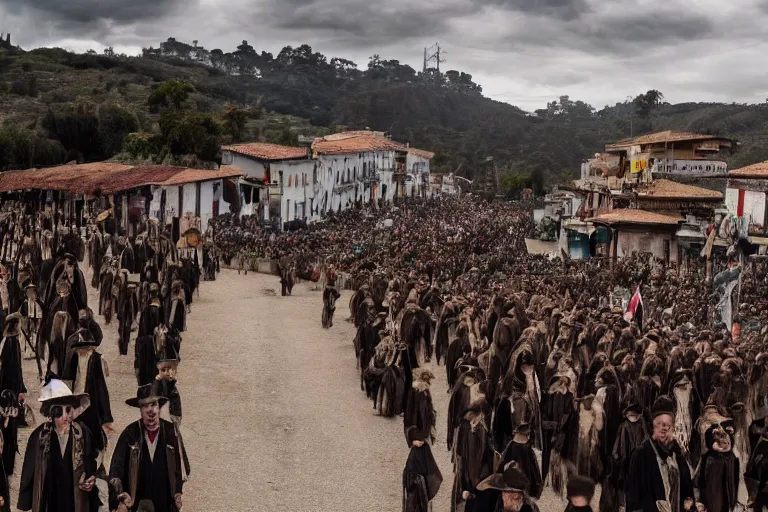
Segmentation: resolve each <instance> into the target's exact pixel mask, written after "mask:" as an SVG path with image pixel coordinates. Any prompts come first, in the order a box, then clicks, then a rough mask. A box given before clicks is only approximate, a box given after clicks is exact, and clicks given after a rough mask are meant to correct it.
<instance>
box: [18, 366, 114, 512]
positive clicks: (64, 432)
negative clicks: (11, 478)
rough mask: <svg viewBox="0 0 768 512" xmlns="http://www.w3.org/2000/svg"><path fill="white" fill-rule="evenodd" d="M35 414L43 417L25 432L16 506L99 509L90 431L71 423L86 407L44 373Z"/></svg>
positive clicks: (76, 511) (52, 510)
mask: <svg viewBox="0 0 768 512" xmlns="http://www.w3.org/2000/svg"><path fill="white" fill-rule="evenodd" d="M39 401H40V402H42V405H41V407H40V413H41V414H42V415H43V416H45V417H47V418H48V421H47V422H45V423H43V424H42V425H40V426H39V427H37V428H36V429H35V430H34V431H33V432H32V434H31V435H30V436H29V441H28V442H27V449H26V452H25V454H24V466H23V468H22V470H21V482H20V483H19V501H18V504H17V505H16V507H17V508H18V509H19V510H22V511H27V510H32V511H34V512H94V511H95V510H97V509H98V506H99V500H98V494H97V493H96V492H94V484H95V482H96V478H95V476H94V475H95V473H96V458H95V457H94V452H93V448H92V445H91V433H90V431H89V430H88V429H87V428H86V427H84V426H82V425H80V424H79V423H77V422H76V421H74V419H75V418H76V417H77V416H78V415H79V414H80V413H82V412H83V411H84V410H85V409H87V408H88V406H89V405H90V399H89V398H88V395H87V394H85V393H82V394H77V395H75V394H73V393H72V391H71V390H70V389H69V387H67V385H66V384H65V383H64V382H63V381H61V380H59V379H58V378H56V377H55V375H53V374H49V375H48V377H46V383H45V386H43V389H42V390H41V391H40V398H39Z"/></svg>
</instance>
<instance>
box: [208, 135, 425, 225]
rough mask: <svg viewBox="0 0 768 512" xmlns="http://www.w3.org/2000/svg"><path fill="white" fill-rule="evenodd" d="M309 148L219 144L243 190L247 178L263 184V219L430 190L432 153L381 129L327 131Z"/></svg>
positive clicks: (303, 215)
mask: <svg viewBox="0 0 768 512" xmlns="http://www.w3.org/2000/svg"><path fill="white" fill-rule="evenodd" d="M312 152H313V158H311V159H309V158H308V155H307V151H306V149H305V148H294V147H287V146H278V145H275V144H264V143H251V144H237V145H232V146H224V147H223V148H222V163H224V164H227V165H232V166H234V167H237V168H239V169H242V170H243V171H244V172H245V178H244V179H242V180H241V181H240V186H241V193H246V194H247V192H245V191H244V189H243V187H244V186H245V183H244V182H245V181H246V180H248V179H250V180H258V181H260V182H262V183H264V184H265V186H266V187H267V188H265V189H264V190H262V191H260V194H259V199H258V200H257V202H258V203H259V204H260V205H261V206H262V208H261V209H260V210H259V211H260V214H261V215H262V218H263V219H265V220H268V219H272V218H274V217H279V225H280V226H281V227H284V226H285V223H287V222H291V221H293V220H306V221H307V222H314V221H317V220H319V219H321V218H322V217H323V216H324V215H326V214H327V213H329V212H331V211H333V212H340V211H343V210H346V209H348V208H351V207H353V206H354V205H355V204H368V203H370V202H372V201H380V200H381V201H384V202H386V203H392V202H393V201H394V200H395V198H403V197H406V196H415V195H422V194H423V195H428V193H429V183H430V178H429V176H430V174H429V172H430V171H429V162H430V160H431V158H432V157H433V156H434V154H433V153H430V152H429V151H423V150H419V149H416V148H409V147H408V146H406V145H403V144H400V143H398V142H394V141H392V140H390V139H389V138H387V137H385V136H384V134H383V133H382V132H371V131H356V132H343V133H338V134H334V135H328V136H326V137H321V138H318V139H315V141H314V142H313V143H312ZM243 204H244V208H243V210H242V211H241V214H243V215H244V214H249V213H251V212H252V209H253V207H252V206H251V207H250V209H247V208H246V207H245V206H246V204H247V201H244V202H243ZM267 205H269V207H268V211H267ZM243 212H246V213H243Z"/></svg>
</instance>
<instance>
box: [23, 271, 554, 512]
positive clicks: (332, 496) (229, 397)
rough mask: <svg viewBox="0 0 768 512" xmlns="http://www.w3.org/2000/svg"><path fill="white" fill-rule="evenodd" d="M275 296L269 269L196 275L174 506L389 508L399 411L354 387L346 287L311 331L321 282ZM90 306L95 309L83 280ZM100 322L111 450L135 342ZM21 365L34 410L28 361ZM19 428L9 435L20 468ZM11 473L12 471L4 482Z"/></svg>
mask: <svg viewBox="0 0 768 512" xmlns="http://www.w3.org/2000/svg"><path fill="white" fill-rule="evenodd" d="M275 292H277V294H275ZM279 292H280V289H279V283H278V280H277V277H274V276H268V275H264V274H254V273H249V274H248V275H247V276H244V275H238V274H237V272H236V271H233V270H224V271H223V272H222V273H221V274H220V275H219V278H218V279H217V280H216V281H215V282H211V283H202V287H201V291H200V296H199V297H195V300H194V303H193V305H192V313H191V314H190V315H189V316H188V330H187V332H186V333H184V335H183V341H182V348H181V358H182V363H181V365H180V368H179V390H180V393H181V398H182V404H183V412H184V421H183V424H182V429H183V433H184V440H185V442H186V444H187V449H188V450H189V453H190V457H191V463H192V475H191V479H190V481H189V482H188V483H187V484H186V486H185V492H184V504H185V506H184V510H185V512H218V511H221V512H246V511H251V510H272V511H286V512H288V511H307V512H315V511H317V512H319V511H325V510H332V511H334V512H367V511H370V512H380V511H390V510H391V511H394V510H399V509H400V507H401V472H402V469H403V466H404V464H405V459H406V457H407V454H408V447H407V446H406V443H405V439H404V436H403V427H402V418H395V419H385V418H380V417H378V416H376V415H375V414H374V411H373V408H372V404H371V402H370V401H368V400H367V399H366V397H365V395H364V393H363V392H362V391H360V386H359V376H358V372H357V370H356V368H355V357H354V351H353V348H352V339H353V337H354V327H353V326H352V324H350V323H348V322H345V321H344V318H346V317H347V316H348V307H347V304H348V301H349V296H350V294H349V292H345V293H344V294H342V297H341V299H339V302H338V307H337V314H336V319H335V325H334V327H333V328H332V329H331V330H328V331H326V330H323V329H322V328H321V327H320V311H321V293H320V291H313V290H311V289H310V287H309V286H307V285H306V284H300V285H298V286H297V287H296V288H295V289H294V295H293V296H292V297H280V296H279ZM89 302H90V304H91V307H95V305H96V295H95V293H94V291H93V290H91V293H90V298H89ZM101 320H102V319H101V318H99V321H100V322H101ZM103 328H104V334H105V337H104V342H103V343H102V346H101V348H100V350H101V351H102V353H103V354H104V355H105V358H106V359H107V361H108V363H109V366H110V370H111V375H110V377H109V378H108V380H107V382H108V386H109V391H110V396H111V402H112V411H113V415H114V416H115V424H114V428H115V431H116V432H115V434H113V435H111V436H110V448H111V446H114V444H115V442H116V441H117V435H118V434H119V432H120V431H121V430H122V429H123V428H124V427H125V426H126V425H127V424H128V423H130V422H131V421H134V420H135V419H138V411H137V410H136V409H132V408H130V407H128V406H126V405H125V404H124V401H125V399H126V398H129V397H131V396H134V395H135V392H136V379H135V377H134V374H133V356H132V353H133V342H132V343H131V349H130V350H129V354H131V355H130V356H128V357H120V356H119V355H118V352H117V341H116V339H117V334H116V332H117V324H116V323H113V324H112V325H110V326H103ZM24 364H25V381H26V383H27V387H28V388H29V390H30V396H29V398H30V403H31V404H32V406H33V407H34V408H35V412H36V413H37V412H38V411H39V408H38V404H37V397H38V394H39V393H38V391H39V386H38V385H36V371H35V369H34V362H32V361H25V363H24ZM433 371H434V372H435V375H436V376H437V379H436V381H435V382H434V384H433V395H434V400H435V406H436V409H437V414H438V441H437V443H436V445H435V447H434V453H435V457H436V458H437V462H438V464H439V467H440V468H441V470H442V472H443V477H444V483H443V487H442V489H441V491H440V493H439V495H438V497H437V499H436V501H435V510H436V511H447V510H450V508H449V501H450V490H451V483H452V472H451V463H450V456H449V453H448V452H447V450H446V447H445V430H446V426H445V418H446V412H447V408H448V394H447V392H446V389H447V387H446V380H445V369H444V368H443V367H439V368H433ZM38 416H39V414H38ZM38 421H40V418H38ZM29 432H31V429H25V430H22V431H21V433H20V437H21V443H22V447H21V454H22V455H19V457H18V459H17V467H18V471H17V473H20V472H21V461H22V457H23V453H24V452H23V450H24V444H25V443H26V437H27V436H28V435H29ZM17 480H18V478H17V477H14V479H13V480H12V488H14V489H15V488H17V486H18V484H17ZM15 494H16V493H15V492H14V493H13V497H12V500H13V502H14V504H15V501H16V497H15ZM560 503H561V502H560V500H552V499H551V498H550V499H549V500H544V501H543V502H542V505H546V504H550V505H552V506H553V507H552V508H551V510H557V509H559V508H561V505H560ZM542 510H550V508H547V507H546V506H544V508H542Z"/></svg>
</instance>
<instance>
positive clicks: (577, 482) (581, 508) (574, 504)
mask: <svg viewBox="0 0 768 512" xmlns="http://www.w3.org/2000/svg"><path fill="white" fill-rule="evenodd" d="M567 489H568V496H567V497H568V506H567V507H566V508H565V512H592V506H591V505H590V502H591V501H592V496H594V495H595V481H594V480H592V479H591V478H589V477H586V476H581V475H573V476H572V477H571V478H569V479H568V486H567ZM601 510H602V509H601Z"/></svg>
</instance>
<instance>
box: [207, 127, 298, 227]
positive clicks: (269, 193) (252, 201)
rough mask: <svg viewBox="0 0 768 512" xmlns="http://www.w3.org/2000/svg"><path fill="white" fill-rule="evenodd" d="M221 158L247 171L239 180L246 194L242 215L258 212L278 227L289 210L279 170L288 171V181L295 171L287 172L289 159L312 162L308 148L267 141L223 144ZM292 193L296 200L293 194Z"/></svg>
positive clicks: (244, 194) (262, 217)
mask: <svg viewBox="0 0 768 512" xmlns="http://www.w3.org/2000/svg"><path fill="white" fill-rule="evenodd" d="M221 161H222V164H225V165H232V166H233V167H237V168H238V169H242V170H243V171H244V172H245V177H244V179H242V180H241V181H240V193H241V194H242V195H243V209H242V210H241V212H240V214H241V215H258V216H259V218H260V219H262V220H264V221H272V222H276V223H277V225H278V226H280V225H282V222H284V221H282V219H284V218H285V217H284V216H283V212H284V211H285V212H287V211H288V210H287V209H285V208H283V204H282V192H283V190H285V189H286V187H285V186H284V185H283V183H282V181H281V174H280V173H281V172H283V173H285V175H286V180H287V177H288V174H291V175H292V174H293V169H291V171H290V172H288V171H287V168H286V166H287V164H286V162H293V161H303V162H304V163H305V164H308V165H312V164H311V162H310V160H309V151H308V149H307V148H304V147H291V146H281V145H278V144H267V143H265V142H251V143H248V144H233V145H229V146H223V147H222V148H221ZM302 172H307V169H306V168H304V169H302ZM291 188H292V187H291ZM291 192H292V191H291ZM290 195H291V199H292V200H295V198H294V197H293V194H292V193H291V194H290ZM273 219H276V220H273ZM285 222H287V221H285Z"/></svg>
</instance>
